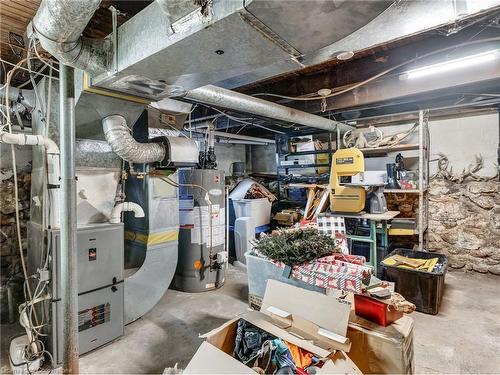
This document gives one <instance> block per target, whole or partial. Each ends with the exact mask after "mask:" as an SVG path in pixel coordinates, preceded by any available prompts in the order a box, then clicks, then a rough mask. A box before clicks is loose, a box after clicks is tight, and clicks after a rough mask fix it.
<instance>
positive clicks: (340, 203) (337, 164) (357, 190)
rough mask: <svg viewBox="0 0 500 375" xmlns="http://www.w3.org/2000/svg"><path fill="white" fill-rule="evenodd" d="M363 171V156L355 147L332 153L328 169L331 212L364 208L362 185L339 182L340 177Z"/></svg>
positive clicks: (358, 210) (355, 210)
mask: <svg viewBox="0 0 500 375" xmlns="http://www.w3.org/2000/svg"><path fill="white" fill-rule="evenodd" d="M364 171H365V158H364V156H363V153H362V152H361V151H360V150H358V149H357V148H345V149H340V150H337V151H336V152H335V153H334V154H333V160H332V169H331V171H330V210H331V211H332V212H361V211H363V209H364V208H365V201H366V191H365V188H364V187H363V186H356V185H354V184H341V183H340V178H341V177H347V176H354V175H356V174H358V173H364Z"/></svg>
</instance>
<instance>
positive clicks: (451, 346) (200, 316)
mask: <svg viewBox="0 0 500 375" xmlns="http://www.w3.org/2000/svg"><path fill="white" fill-rule="evenodd" d="M499 282H500V278H499V277H496V276H490V275H480V274H465V273H461V272H450V273H448V274H447V276H446V291H445V296H444V300H443V303H442V305H441V310H440V313H439V315H436V316H433V315H425V314H420V313H413V314H412V315H411V316H412V317H413V319H414V320H415V329H414V345H415V348H414V349H415V367H416V372H417V373H443V374H456V373H499V372H500V355H499V353H500V296H499V294H498V290H499V289H498V284H499ZM145 293H147V291H145ZM246 309H247V286H246V275H245V273H244V272H242V271H241V270H240V269H238V268H235V267H230V268H229V270H228V274H227V283H226V285H225V286H223V287H222V288H221V289H219V290H217V291H213V292H205V293H201V294H189V293H181V292H176V291H173V290H169V291H168V292H167V293H166V294H165V296H164V297H163V298H162V300H161V301H160V303H159V304H158V305H157V306H155V308H154V309H153V310H152V311H150V312H149V313H148V314H146V315H145V316H144V317H143V318H141V319H139V320H138V321H136V322H134V323H132V324H129V325H128V326H127V327H125V335H124V336H123V337H122V338H121V339H119V340H117V341H115V342H114V343H112V344H110V345H107V346H105V347H103V348H100V349H98V350H96V351H94V352H91V353H89V354H87V355H84V356H82V357H81V359H80V371H81V372H82V373H161V372H162V371H163V369H164V368H165V367H170V366H173V365H175V363H178V364H179V367H180V368H182V367H184V366H185V365H186V364H187V363H188V362H189V360H190V358H191V356H192V355H193V354H194V352H195V351H196V349H197V348H198V346H199V345H200V344H201V342H202V339H200V338H199V337H198V336H199V335H200V334H203V333H206V332H208V331H210V330H211V329H213V328H216V327H217V326H219V325H220V324H222V323H223V322H225V321H226V320H228V319H230V318H232V317H234V316H235V315H236V314H238V313H241V312H243V311H245V310H246ZM1 329H2V338H1V344H2V349H1V350H2V352H1V361H2V363H1V364H2V370H4V369H5V367H4V366H5V365H6V364H7V363H8V360H7V348H8V342H9V339H10V337H12V335H14V334H15V333H17V332H18V330H19V328H18V327H16V326H15V325H2V326H1ZM6 361H7V362H6Z"/></svg>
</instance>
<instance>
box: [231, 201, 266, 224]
mask: <svg viewBox="0 0 500 375" xmlns="http://www.w3.org/2000/svg"><path fill="white" fill-rule="evenodd" d="M271 206H272V205H271V202H269V199H267V198H258V199H230V200H229V224H230V225H234V221H235V220H236V219H237V218H239V217H251V218H253V220H254V224H255V227H260V226H262V225H268V224H269V223H270V222H271Z"/></svg>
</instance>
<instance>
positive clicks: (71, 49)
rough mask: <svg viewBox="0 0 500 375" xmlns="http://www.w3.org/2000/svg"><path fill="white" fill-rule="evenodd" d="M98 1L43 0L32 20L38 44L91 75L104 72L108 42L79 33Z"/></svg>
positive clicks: (64, 61)
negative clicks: (82, 35)
mask: <svg viewBox="0 0 500 375" xmlns="http://www.w3.org/2000/svg"><path fill="white" fill-rule="evenodd" d="M100 3H101V0H78V1H75V0H43V1H42V2H41V4H40V7H39V8H38V11H37V13H36V15H35V17H34V18H33V23H32V25H33V29H34V31H35V32H36V34H37V36H38V39H39V40H40V43H41V45H42V47H43V48H44V49H45V50H47V51H48V52H50V54H51V55H52V56H54V57H55V58H57V59H58V60H59V61H61V62H62V63H64V64H66V65H69V66H72V67H75V68H78V69H82V70H84V71H86V72H87V73H89V74H91V75H99V74H102V73H105V72H107V70H108V63H109V57H108V54H109V51H110V48H109V47H110V45H109V42H108V41H106V40H104V39H88V38H83V37H81V33H82V32H83V30H84V29H85V26H87V24H88V22H89V21H90V19H91V18H92V15H93V14H94V12H95V11H96V10H97V9H98V8H99V4H100Z"/></svg>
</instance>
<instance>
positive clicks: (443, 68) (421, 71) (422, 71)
mask: <svg viewBox="0 0 500 375" xmlns="http://www.w3.org/2000/svg"><path fill="white" fill-rule="evenodd" d="M497 57H498V50H493V51H488V52H483V53H479V54H477V55H472V56H467V57H462V58H460V59H456V60H449V61H445V62H442V63H439V64H434V65H428V66H424V67H422V68H417V69H412V70H408V71H407V72H406V73H404V74H403V75H402V76H401V78H402V79H413V78H420V77H425V76H430V75H433V74H438V73H445V72H446V73H447V72H450V71H453V70H458V69H462V68H468V67H470V66H472V65H478V64H483V63H486V62H488V61H493V60H495V59H496V58H497Z"/></svg>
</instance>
